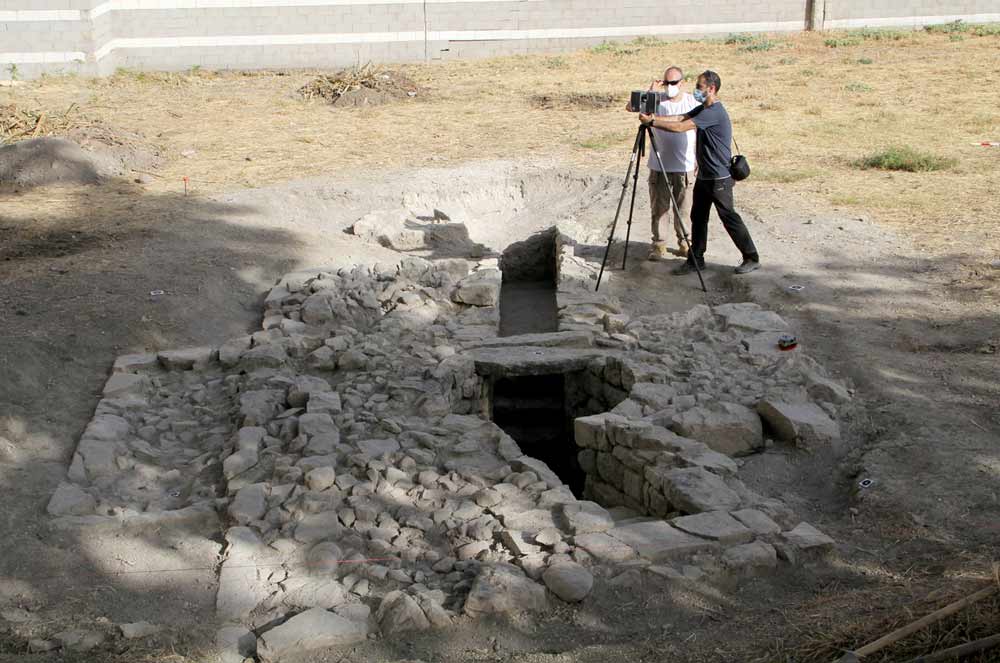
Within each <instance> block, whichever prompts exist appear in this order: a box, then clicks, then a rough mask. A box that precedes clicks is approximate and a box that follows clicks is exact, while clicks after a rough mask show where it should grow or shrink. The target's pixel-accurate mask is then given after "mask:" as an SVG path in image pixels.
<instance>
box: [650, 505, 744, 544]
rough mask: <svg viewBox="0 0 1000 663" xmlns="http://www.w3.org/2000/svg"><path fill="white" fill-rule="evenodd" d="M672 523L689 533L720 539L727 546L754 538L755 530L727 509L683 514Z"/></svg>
mask: <svg viewBox="0 0 1000 663" xmlns="http://www.w3.org/2000/svg"><path fill="white" fill-rule="evenodd" d="M670 524H672V525H673V526H674V527H676V528H677V529H679V530H683V531H685V532H687V533H688V534H694V535H695V536H699V537H701V538H704V539H711V540H712V541H718V542H719V543H721V544H723V545H727V546H728V545H733V544H737V543H746V542H748V541H752V540H753V531H752V530H750V529H749V528H747V527H746V526H744V525H743V524H741V523H740V522H739V521H738V520H736V519H735V518H733V517H732V516H730V515H729V514H728V513H726V512H725V511H708V512H706V513H698V514H695V515H693V516H681V517H680V518H674V519H673V520H671V521H670Z"/></svg>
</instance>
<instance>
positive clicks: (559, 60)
mask: <svg viewBox="0 0 1000 663" xmlns="http://www.w3.org/2000/svg"><path fill="white" fill-rule="evenodd" d="M542 66H543V67H545V68H546V69H566V68H567V67H569V63H568V62H566V58H563V57H559V56H558V55H557V56H555V57H551V58H545V59H544V60H542Z"/></svg>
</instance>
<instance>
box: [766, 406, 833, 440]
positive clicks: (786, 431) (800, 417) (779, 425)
mask: <svg viewBox="0 0 1000 663" xmlns="http://www.w3.org/2000/svg"><path fill="white" fill-rule="evenodd" d="M757 412H759V413H760V416H761V418H762V419H763V420H764V421H765V422H766V423H767V425H768V427H769V428H770V429H771V430H772V431H774V435H775V437H777V438H778V439H779V440H785V441H788V442H796V443H800V444H802V445H804V446H807V447H808V446H813V445H822V444H830V443H836V442H839V441H840V426H839V425H838V424H837V422H836V421H834V420H833V419H831V418H830V416H829V415H828V414H827V413H826V412H824V411H823V409H822V408H821V407H819V406H818V405H816V404H815V403H809V402H790V401H787V400H780V399H770V398H768V399H765V400H763V401H761V402H760V403H758V405H757Z"/></svg>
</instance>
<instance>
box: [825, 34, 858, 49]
mask: <svg viewBox="0 0 1000 663" xmlns="http://www.w3.org/2000/svg"><path fill="white" fill-rule="evenodd" d="M860 44H861V40H860V39H853V38H851V37H832V38H830V39H824V40H823V45H824V46H826V47H827V48H842V47H846V46H858V45H860Z"/></svg>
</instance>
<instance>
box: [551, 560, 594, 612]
mask: <svg viewBox="0 0 1000 663" xmlns="http://www.w3.org/2000/svg"><path fill="white" fill-rule="evenodd" d="M542 579H543V580H544V581H545V586H546V587H548V588H549V591H551V592H552V593H553V594H555V595H556V596H558V597H559V598H561V599H562V600H563V601H566V602H567V603H576V602H578V601H582V600H583V599H585V598H586V597H587V595H588V594H590V590H591V589H592V588H593V586H594V576H593V575H592V574H591V573H590V571H588V570H587V569H585V568H583V567H582V566H580V565H579V564H577V563H575V562H561V563H558V564H554V565H552V566H550V567H549V568H547V569H545V572H544V573H542Z"/></svg>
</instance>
